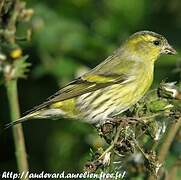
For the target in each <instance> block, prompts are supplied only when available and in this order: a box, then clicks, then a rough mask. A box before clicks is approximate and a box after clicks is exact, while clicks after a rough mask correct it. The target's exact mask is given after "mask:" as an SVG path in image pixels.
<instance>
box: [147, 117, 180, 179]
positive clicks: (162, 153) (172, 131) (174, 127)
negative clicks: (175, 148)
mask: <svg viewBox="0 0 181 180" xmlns="http://www.w3.org/2000/svg"><path fill="white" fill-rule="evenodd" d="M180 126H181V118H179V119H178V120H177V122H175V123H173V124H171V125H170V126H169V128H168V131H167V134H166V135H165V139H164V142H163V143H162V145H161V147H160V149H159V152H158V161H159V163H161V164H162V163H163V162H164V160H165V158H166V156H167V154H168V152H169V149H170V146H171V143H172V142H173V140H174V137H175V135H176V133H177V131H178V130H179V128H180ZM154 179H155V177H154V176H153V175H150V176H149V178H148V180H154Z"/></svg>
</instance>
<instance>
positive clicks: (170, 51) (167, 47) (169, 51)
mask: <svg viewBox="0 0 181 180" xmlns="http://www.w3.org/2000/svg"><path fill="white" fill-rule="evenodd" d="M162 53H163V54H170V55H174V54H177V51H176V50H175V49H174V48H173V47H172V46H171V45H170V44H168V43H167V44H166V45H165V46H164V48H163V50H162Z"/></svg>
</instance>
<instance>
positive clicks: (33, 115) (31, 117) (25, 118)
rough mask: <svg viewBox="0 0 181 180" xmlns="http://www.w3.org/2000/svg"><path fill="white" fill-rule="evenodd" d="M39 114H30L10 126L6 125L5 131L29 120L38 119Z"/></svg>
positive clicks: (9, 124)
mask: <svg viewBox="0 0 181 180" xmlns="http://www.w3.org/2000/svg"><path fill="white" fill-rule="evenodd" d="M38 113H39V112H35V113H30V114H27V115H25V116H23V117H21V118H19V119H17V120H16V121H13V122H10V123H8V124H6V125H5V129H8V128H10V127H12V126H14V125H16V124H19V123H22V122H25V121H27V120H29V119H33V118H34V117H36V116H37V115H38Z"/></svg>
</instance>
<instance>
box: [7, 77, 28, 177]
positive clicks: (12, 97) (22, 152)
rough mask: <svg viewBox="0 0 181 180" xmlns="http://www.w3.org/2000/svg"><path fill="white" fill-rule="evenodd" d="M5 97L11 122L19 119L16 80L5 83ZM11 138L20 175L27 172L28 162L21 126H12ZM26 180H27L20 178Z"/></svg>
mask: <svg viewBox="0 0 181 180" xmlns="http://www.w3.org/2000/svg"><path fill="white" fill-rule="evenodd" d="M6 89H7V96H8V101H9V106H10V114H11V121H14V120H17V119H18V118H19V117H20V111H19V102H18V92H17V80H13V79H11V80H7V81H6ZM13 136H14V142H15V149H16V153H15V154H16V160H17V165H18V169H19V172H20V173H25V172H27V171H28V162H27V156H26V148H25V142H24V135H23V130H22V125H21V124H19V125H17V126H13ZM22 179H28V178H25V177H24V178H22Z"/></svg>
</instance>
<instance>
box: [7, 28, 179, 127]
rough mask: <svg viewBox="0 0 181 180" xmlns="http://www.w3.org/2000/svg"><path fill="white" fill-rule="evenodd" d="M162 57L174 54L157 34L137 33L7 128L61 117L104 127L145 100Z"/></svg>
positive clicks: (149, 32)
mask: <svg viewBox="0 0 181 180" xmlns="http://www.w3.org/2000/svg"><path fill="white" fill-rule="evenodd" d="M161 54H176V51H175V50H174V49H173V48H172V46H171V45H170V44H169V43H168V41H167V40H166V38H164V37H163V36H162V35H160V34H157V33H154V32H151V31H140V32H137V33H135V34H133V35H132V36H130V37H129V38H128V40H127V41H125V42H124V43H123V44H122V45H121V46H120V47H119V48H118V49H117V50H116V51H115V52H113V54H112V55H111V56H109V57H108V58H107V59H106V60H104V61H103V62H102V63H100V64H99V65H98V66H96V67H95V68H93V69H92V70H90V71H89V72H87V73H85V74H84V75H83V76H81V77H79V78H77V79H75V80H74V81H72V82H70V83H69V84H68V85H66V86H65V87H63V88H62V89H60V90H59V91H58V92H57V93H56V94H54V95H53V96H51V97H50V98H48V100H47V101H45V102H44V103H43V104H41V105H39V106H37V107H35V108H34V109H33V111H31V112H30V113H28V114H27V115H26V116H24V117H22V118H20V119H18V120H16V121H14V122H13V123H11V124H10V125H14V124H17V123H20V122H23V121H26V120H28V119H42V118H52V119H55V118H61V117H63V118H73V119H83V120H84V121H87V122H89V123H92V124H103V123H104V122H105V121H106V120H107V119H110V118H112V117H115V116H116V115H118V114H120V113H122V112H124V111H126V110H127V109H129V108H130V107H131V106H132V105H134V104H135V103H136V102H138V101H139V100H140V99H141V98H142V97H143V96H144V94H145V93H146V92H147V90H148V89H149V87H150V85H151V84H152V81H153V74H154V63H155V61H156V60H157V58H158V57H159V56H160V55H161Z"/></svg>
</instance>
